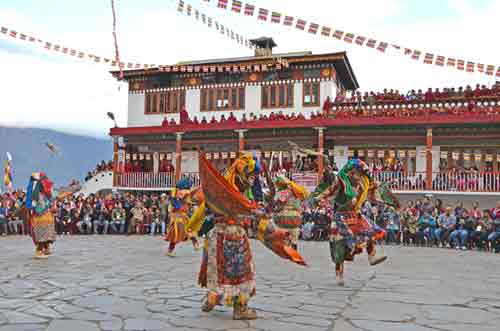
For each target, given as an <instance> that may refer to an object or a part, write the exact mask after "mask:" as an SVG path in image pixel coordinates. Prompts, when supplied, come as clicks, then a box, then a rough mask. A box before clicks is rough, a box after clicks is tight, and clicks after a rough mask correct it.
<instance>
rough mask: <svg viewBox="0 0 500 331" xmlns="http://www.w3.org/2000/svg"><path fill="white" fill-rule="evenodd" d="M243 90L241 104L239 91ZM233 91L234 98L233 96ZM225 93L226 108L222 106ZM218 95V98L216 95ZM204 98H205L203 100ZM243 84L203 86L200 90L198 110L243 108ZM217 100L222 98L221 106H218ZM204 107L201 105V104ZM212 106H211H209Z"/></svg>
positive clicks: (233, 109)
mask: <svg viewBox="0 0 500 331" xmlns="http://www.w3.org/2000/svg"><path fill="white" fill-rule="evenodd" d="M241 90H242V91H243V104H242V107H240V106H241V104H240V96H241V94H240V91H241ZM233 92H235V93H236V94H235V96H236V98H233ZM226 93H227V101H228V106H227V108H225V107H224V101H225V100H226V98H225V95H226ZM218 96H220V98H219V97H218ZM203 98H205V100H203ZM244 98H245V86H234V87H218V88H204V89H201V92H200V112H214V111H229V112H231V111H239V110H244V109H245V103H244ZM217 100H222V103H221V107H218V105H217ZM203 105H204V106H205V107H202V106H203ZM210 106H212V107H210Z"/></svg>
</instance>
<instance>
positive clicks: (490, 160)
mask: <svg viewBox="0 0 500 331" xmlns="http://www.w3.org/2000/svg"><path fill="white" fill-rule="evenodd" d="M484 160H485V161H486V162H493V154H486V156H485V157H484Z"/></svg>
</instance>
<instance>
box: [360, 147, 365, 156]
mask: <svg viewBox="0 0 500 331" xmlns="http://www.w3.org/2000/svg"><path fill="white" fill-rule="evenodd" d="M364 156H365V150H364V149H359V150H358V157H364Z"/></svg>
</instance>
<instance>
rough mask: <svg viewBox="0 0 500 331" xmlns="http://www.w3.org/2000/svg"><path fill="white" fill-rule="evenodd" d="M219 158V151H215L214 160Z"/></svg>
mask: <svg viewBox="0 0 500 331" xmlns="http://www.w3.org/2000/svg"><path fill="white" fill-rule="evenodd" d="M218 159H219V153H217V152H216V153H214V160H218Z"/></svg>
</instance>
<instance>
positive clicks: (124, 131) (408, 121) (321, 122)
mask: <svg viewBox="0 0 500 331" xmlns="http://www.w3.org/2000/svg"><path fill="white" fill-rule="evenodd" d="M493 123H496V124H500V115H470V114H467V115H427V116H415V117H411V118H410V117H408V118H396V117H377V118H356V117H354V118H318V119H311V120H290V121H256V122H245V123H241V122H227V123H215V124H205V125H200V124H183V125H176V126H167V127H161V126H149V127H147V126H146V127H129V128H111V129H110V135H111V136H129V135H144V134H168V133H172V134H174V133H176V132H209V131H221V130H237V129H286V128H312V127H342V126H344V127H345V126H348V127H361V126H364V127H370V126H394V125H425V126H427V127H428V126H436V125H446V124H447V125H450V124H493Z"/></svg>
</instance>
